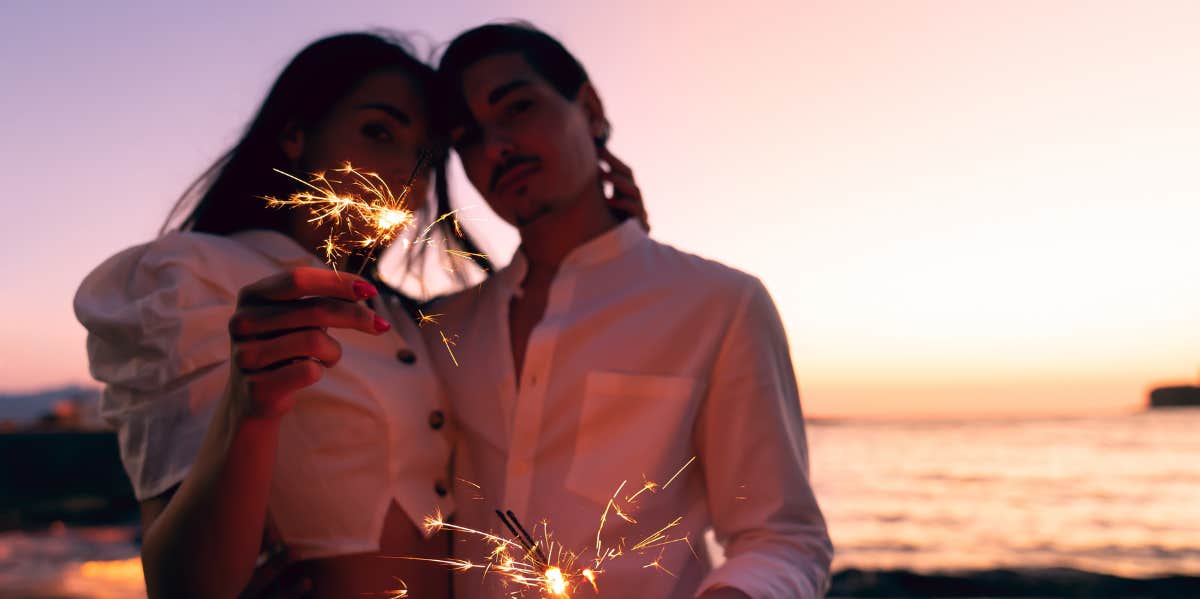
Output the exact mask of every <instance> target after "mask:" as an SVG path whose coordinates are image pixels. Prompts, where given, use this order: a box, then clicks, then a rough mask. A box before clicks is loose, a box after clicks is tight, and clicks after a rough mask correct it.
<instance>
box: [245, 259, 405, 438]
mask: <svg viewBox="0 0 1200 599" xmlns="http://www.w3.org/2000/svg"><path fill="white" fill-rule="evenodd" d="M378 294H379V292H378V291H377V290H376V289H375V287H374V286H372V285H371V284H370V283H368V282H366V281H365V280H363V279H362V278H361V277H357V276H354V275H351V274H346V273H340V274H339V273H337V272H334V271H332V270H328V269H324V268H312V267H300V268H294V269H292V270H289V271H286V272H282V273H279V274H277V275H273V276H270V277H267V278H265V279H262V280H260V281H257V282H255V283H251V284H250V285H247V286H246V287H243V288H242V290H241V292H240V293H239V294H238V304H237V310H236V311H235V312H234V314H233V317H232V318H230V319H229V337H230V339H231V340H232V344H233V347H232V350H233V351H232V356H233V359H232V362H233V363H232V368H231V375H230V380H229V391H228V393H230V395H231V397H230V400H231V401H232V402H233V406H232V407H233V408H234V411H235V413H237V414H238V415H240V416H242V417H250V418H263V419H271V418H278V417H280V416H283V415H284V414H286V413H287V412H288V410H290V409H291V407H292V405H293V404H294V400H293V395H294V394H295V392H296V391H299V390H300V389H303V388H305V387H307V386H309V385H312V384H313V383H316V382H317V381H318V380H320V378H321V376H322V374H323V373H324V369H325V368H327V367H330V366H333V365H334V364H337V362H338V360H340V359H341V357H342V347H341V345H340V344H339V343H338V342H337V340H335V339H334V338H333V337H332V336H330V335H329V333H328V332H327V329H328V328H330V327H332V328H344V329H353V330H358V331H362V332H364V333H369V334H372V335H378V334H381V333H384V332H386V331H387V330H388V329H390V328H391V325H390V324H389V323H388V322H387V321H386V320H384V319H383V318H382V317H380V316H379V315H378V314H376V313H375V312H374V311H373V310H371V309H370V308H368V307H366V306H364V305H362V304H360V303H358V302H360V301H361V300H365V299H370V298H372V297H374V296H376V295H378Z"/></svg>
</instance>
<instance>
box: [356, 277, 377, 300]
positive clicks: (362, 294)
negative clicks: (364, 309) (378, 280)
mask: <svg viewBox="0 0 1200 599" xmlns="http://www.w3.org/2000/svg"><path fill="white" fill-rule="evenodd" d="M353 288H354V295H357V296H358V299H367V298H371V297H375V296H377V295H379V290H378V289H375V287H373V286H372V285H371V284H370V283H367V282H366V281H355V282H354V285H353Z"/></svg>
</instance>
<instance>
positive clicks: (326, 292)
mask: <svg viewBox="0 0 1200 599" xmlns="http://www.w3.org/2000/svg"><path fill="white" fill-rule="evenodd" d="M376 295H379V291H378V290H376V289H375V287H374V286H373V285H371V284H370V283H368V282H367V281H366V280H365V279H363V278H362V277H359V276H357V275H352V274H349V273H339V272H335V271H333V270H330V269H328V268H314V267H311V266H301V267H297V268H293V269H291V270H287V271H284V272H281V273H279V274H276V275H272V276H269V277H267V278H265V279H262V280H259V281H257V282H254V283H251V284H250V285H247V286H245V287H243V288H242V290H241V292H240V293H239V294H238V305H239V306H242V305H252V304H262V303H270V302H286V301H289V300H295V299H300V298H303V297H313V296H324V297H334V298H338V299H342V300H346V301H351V302H353V301H358V300H364V299H370V298H372V297H375V296H376Z"/></svg>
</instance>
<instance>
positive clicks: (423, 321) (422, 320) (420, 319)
mask: <svg viewBox="0 0 1200 599" xmlns="http://www.w3.org/2000/svg"><path fill="white" fill-rule="evenodd" d="M440 316H443V315H442V314H426V313H424V312H422V311H420V310H417V326H419V327H423V326H425V325H427V324H437V323H438V318H439V317H440Z"/></svg>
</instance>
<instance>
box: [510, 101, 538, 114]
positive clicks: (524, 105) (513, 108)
mask: <svg viewBox="0 0 1200 599" xmlns="http://www.w3.org/2000/svg"><path fill="white" fill-rule="evenodd" d="M532 106H533V100H517V101H516V102H513V103H512V104H509V105H508V111H507V112H508V115H509V116H516V115H518V114H521V113H522V112H525V111H526V110H529V108H530V107H532Z"/></svg>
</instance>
